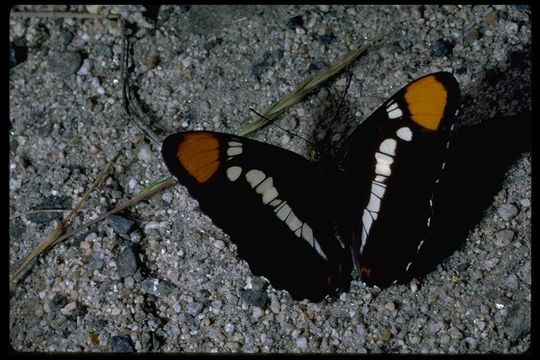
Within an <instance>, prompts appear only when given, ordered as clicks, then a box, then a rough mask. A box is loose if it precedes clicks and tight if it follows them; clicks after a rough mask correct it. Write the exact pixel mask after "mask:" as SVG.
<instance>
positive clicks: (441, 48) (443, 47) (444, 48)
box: [435, 39, 454, 57]
mask: <svg viewBox="0 0 540 360" xmlns="http://www.w3.org/2000/svg"><path fill="white" fill-rule="evenodd" d="M453 49H454V44H452V43H451V42H450V41H447V40H444V39H439V40H437V42H436V43H435V56H437V57H443V56H450V55H452V50H453Z"/></svg>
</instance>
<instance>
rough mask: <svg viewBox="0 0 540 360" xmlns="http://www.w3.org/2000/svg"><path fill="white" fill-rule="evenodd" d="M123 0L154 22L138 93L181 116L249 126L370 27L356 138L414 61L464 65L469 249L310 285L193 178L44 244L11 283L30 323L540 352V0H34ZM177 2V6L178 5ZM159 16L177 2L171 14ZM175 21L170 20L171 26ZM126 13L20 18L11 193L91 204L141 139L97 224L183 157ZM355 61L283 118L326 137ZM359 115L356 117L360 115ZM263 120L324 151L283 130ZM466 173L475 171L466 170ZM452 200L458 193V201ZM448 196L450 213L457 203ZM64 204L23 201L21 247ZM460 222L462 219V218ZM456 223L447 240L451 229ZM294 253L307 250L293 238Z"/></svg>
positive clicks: (115, 346) (64, 334)
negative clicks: (537, 128)
mask: <svg viewBox="0 0 540 360" xmlns="http://www.w3.org/2000/svg"><path fill="white" fill-rule="evenodd" d="M14 10H17V11H23V10H25V11H75V12H82V11H85V12H86V11H89V12H93V13H96V12H97V13H100V14H118V15H119V16H121V17H122V18H124V19H125V20H126V21H128V22H129V23H130V24H131V28H132V29H133V30H134V36H133V38H134V51H133V52H134V55H133V57H134V65H135V67H134V74H133V77H132V78H133V81H134V83H135V84H136V85H137V93H138V96H139V98H140V100H141V102H142V104H143V106H144V108H145V110H146V111H147V113H148V114H149V116H150V117H151V118H152V123H151V124H149V125H150V127H151V128H152V129H154V130H155V131H156V132H157V133H158V135H159V136H161V137H164V136H166V135H167V134H170V133H172V132H175V131H178V130H179V129H210V130H219V131H224V132H234V131H235V130H237V129H238V128H239V127H240V126H241V124H243V123H245V121H246V120H248V119H250V117H251V115H250V114H249V110H248V109H249V108H250V107H253V108H255V109H258V110H259V111H262V110H264V108H265V107H266V106H268V105H269V104H270V103H272V102H273V101H275V100H277V99H280V98H282V97H283V96H285V95H286V94H287V93H288V92H289V91H290V90H292V89H293V88H294V87H295V86H296V85H297V84H298V83H300V82H301V81H302V80H303V79H304V78H305V77H306V76H308V75H310V74H312V73H313V72H314V71H316V69H318V68H323V67H325V66H327V65H330V64H331V63H332V62H333V61H334V60H335V59H337V58H338V57H340V56H342V55H343V54H345V53H346V52H347V51H348V50H350V49H352V48H354V47H355V46H357V45H358V44H359V43H361V42H362V41H367V44H368V52H367V53H366V54H365V55H364V56H362V57H361V58H360V59H359V60H358V61H356V62H355V63H354V64H353V66H351V67H350V71H351V72H352V74H353V76H352V83H351V86H350V88H349V91H348V93H347V95H346V100H345V104H344V106H343V108H342V113H343V114H342V115H341V116H340V118H341V120H346V122H343V121H340V122H341V123H345V125H341V126H342V128H340V126H339V125H335V126H333V129H334V131H335V132H336V134H335V139H336V140H339V139H338V138H339V137H340V135H341V134H342V133H343V134H345V132H346V131H348V130H350V129H351V127H354V126H355V125H356V124H359V123H360V122H361V121H362V120H363V119H365V118H366V117H367V116H368V115H369V114H370V113H371V111H373V110H374V109H375V108H376V107H378V106H379V104H380V103H381V102H382V101H384V100H385V99H386V98H387V97H388V96H390V95H392V94H393V93H394V92H395V91H396V90H397V89H399V88H401V87H402V86H403V85H404V84H406V83H407V82H409V81H410V80H412V79H414V78H416V77H418V76H421V75H424V74H427V73H430V72H433V71H438V70H446V71H451V72H453V73H454V74H455V76H456V78H457V79H458V81H459V83H460V86H461V89H462V93H463V101H462V109H461V114H460V116H459V119H458V122H459V124H458V127H457V130H456V142H454V146H453V149H455V150H454V153H453V154H454V155H451V158H452V156H453V157H454V162H453V163H452V162H451V161H449V169H448V171H449V176H450V178H451V179H452V180H454V181H452V182H447V183H448V184H449V185H447V187H448V189H447V190H448V192H447V193H448V194H449V195H448V196H447V197H446V201H447V203H448V204H449V206H448V207H446V209H447V210H442V212H443V214H445V219H446V220H445V221H442V222H443V223H444V224H446V229H447V230H448V231H447V232H445V234H446V235H447V236H446V238H448V239H449V240H448V243H447V242H445V241H441V243H438V244H437V243H435V244H434V245H433V246H432V247H434V248H438V247H443V248H445V251H447V253H448V254H449V256H448V257H446V259H444V260H443V261H438V260H437V261H435V262H434V264H432V265H433V266H435V265H436V267H435V268H434V269H433V271H430V272H429V273H428V274H427V275H426V276H422V277H419V279H418V280H417V281H416V280H413V281H412V282H411V283H410V284H405V285H397V286H392V287H390V288H387V289H384V290H378V289H375V288H367V287H365V286H363V285H362V284H361V283H360V282H359V281H356V280H354V281H353V282H352V284H351V289H350V291H349V292H348V293H344V294H342V295H341V296H339V298H333V299H327V300H324V301H323V302H321V303H309V302H307V301H303V302H297V301H294V300H292V299H291V298H290V296H289V295H288V293H287V292H285V291H278V290H275V289H273V288H272V287H271V286H269V285H267V284H266V283H265V281H264V280H263V279H261V278H257V277H254V276H253V275H251V274H250V271H249V269H248V266H247V264H246V263H245V262H243V261H241V260H239V259H238V257H237V255H236V248H235V246H234V245H233V244H232V243H231V242H230V240H229V238H228V237H227V235H225V234H224V233H223V232H222V231H221V230H220V229H218V228H217V227H215V226H214V225H213V224H212V222H211V221H210V219H209V218H207V217H206V216H205V215H203V214H202V213H201V212H200V210H199V209H198V206H197V202H196V201H195V200H193V199H192V198H191V197H189V196H188V194H187V191H186V189H185V188H182V187H180V186H175V187H171V188H169V189H167V190H166V191H164V192H162V193H161V194H159V195H157V196H154V197H153V198H152V199H150V200H148V201H145V202H143V203H140V204H138V205H137V206H135V207H133V208H130V209H129V210H128V211H127V212H123V213H121V214H119V216H117V217H114V218H111V219H109V220H107V221H104V222H102V223H100V224H98V225H96V226H94V227H92V228H90V229H89V230H88V231H86V232H84V233H81V234H79V235H78V236H75V237H72V238H70V239H69V240H67V241H65V242H63V243H62V244H60V245H58V246H56V247H55V248H53V249H52V250H50V251H49V252H48V253H47V254H46V255H44V256H42V257H40V258H39V260H38V261H37V262H36V264H35V265H34V266H33V267H32V268H31V271H30V272H29V273H28V274H27V276H26V277H25V278H24V280H22V281H21V283H20V284H19V287H18V288H17V290H16V292H15V293H14V294H13V295H12V296H11V298H10V316H9V328H10V343H11V346H12V347H13V348H14V349H15V350H17V351H41V352H80V351H89V352H121V351H128V352H131V351H135V352H149V351H153V352H235V351H238V352H336V353H342V352H346V353H348V352H350V353H385V352H391V353H485V352H489V353H521V352H524V351H527V350H528V348H529V346H530V344H531V225H530V218H531V216H530V215H531V156H530V152H529V146H530V136H531V135H530V109H531V96H530V95H531V79H530V77H531V16H532V15H531V9H530V8H529V7H528V6H505V5H496V6H487V5H481V6H325V5H320V6H225V7H221V6H192V7H186V6H183V7H172V6H162V7H161V8H160V9H159V13H158V14H157V17H156V14H155V12H153V11H151V10H152V9H149V10H150V11H146V12H145V8H144V7H142V6H133V7H122V6H100V5H94V6H87V7H85V6H24V7H23V6H21V7H16V8H15V9H14ZM156 19H157V20H156ZM154 21H155V22H154ZM154 24H156V26H154ZM121 35H122V34H121V32H120V28H119V26H118V23H117V21H116V20H108V19H74V18H67V17H65V18H38V17H17V16H14V15H13V14H12V16H11V19H10V42H11V43H10V121H11V129H10V138H9V141H10V153H9V155H10V156H9V166H10V168H9V187H10V213H11V215H14V214H15V213H19V212H25V211H28V210H32V209H38V208H46V209H51V208H53V209H54V208H57V209H58V208H60V209H69V208H71V207H72V206H74V205H75V204H76V203H77V202H78V201H79V200H80V199H81V196H82V194H83V192H84V191H85V189H86V188H87V187H88V186H89V184H91V182H92V181H93V180H94V179H95V177H96V175H97V174H98V172H99V171H100V170H101V169H103V167H104V165H105V164H106V162H107V160H108V159H110V158H111V157H112V156H113V154H114V153H115V152H116V151H117V150H119V149H123V155H122V157H121V158H120V159H119V160H118V162H117V164H116V165H115V167H114V170H113V171H112V173H111V176H110V177H108V178H107V180H106V181H105V184H104V186H103V188H102V189H101V190H100V191H98V192H96V193H95V194H93V195H92V196H91V198H90V200H89V201H88V203H87V204H86V208H85V210H84V211H83V213H82V214H81V215H79V216H77V217H76V219H75V220H74V224H73V226H78V225H80V224H82V223H83V222H86V221H89V220H90V219H93V218H95V217H97V216H98V214H100V213H101V212H103V211H105V210H107V209H111V208H112V207H114V206H115V205H116V204H118V203H120V202H122V201H125V200H126V199H129V198H131V197H133V196H134V195H135V194H137V193H139V192H140V191H141V190H143V189H144V187H145V186H146V185H147V184H148V183H149V182H151V181H156V180H158V179H162V178H165V177H167V176H169V174H168V172H167V170H166V169H165V166H164V164H163V163H162V161H161V158H160V155H159V151H158V149H154V148H153V147H152V145H151V144H148V143H147V142H146V141H145V138H144V136H143V135H142V134H141V133H140V132H139V131H138V130H137V129H136V128H135V127H134V126H133V125H132V124H131V123H129V122H128V120H127V119H126V117H125V116H124V114H123V110H122V102H121V82H120V73H119V71H120V53H121V39H122V37H121ZM345 84H346V76H344V75H342V76H340V77H338V78H336V80H335V81H333V82H330V83H329V84H328V85H327V86H326V87H324V88H322V89H320V90H318V91H316V93H315V94H314V95H313V96H311V97H310V98H308V99H307V100H306V101H304V102H303V103H301V104H299V105H297V106H296V107H294V108H293V109H292V110H290V111H289V112H287V113H286V114H285V115H284V116H283V117H282V119H281V120H280V124H281V125H282V126H284V127H286V128H288V129H290V130H291V131H293V132H295V133H297V134H300V135H301V136H304V137H307V138H313V134H314V132H315V133H318V134H319V135H320V132H321V130H320V129H321V126H320V124H319V123H321V122H324V121H320V120H321V119H323V120H324V119H327V118H329V116H328V114H333V112H332V111H335V106H334V105H335V102H336V101H337V100H336V99H339V97H340V96H341V95H342V94H343V90H344V87H345ZM338 122H339V121H338ZM254 137H255V138H257V139H260V140H262V141H266V142H269V143H273V144H276V145H279V146H282V147H286V148H288V149H290V150H293V151H296V152H298V153H301V154H304V155H306V156H309V152H310V148H309V147H308V146H307V145H306V143H305V142H304V141H302V140H300V139H298V138H296V137H291V136H289V135H287V134H286V133H284V132H283V131H281V130H278V129H276V128H269V129H266V130H263V131H260V132H258V133H257V134H256V135H255V136H254ZM452 176H453V177H452ZM450 205H451V206H450ZM444 211H446V213H445V212H444ZM60 218H61V213H43V214H34V215H25V216H19V217H14V218H12V219H11V220H10V229H9V230H10V243H9V256H10V258H9V261H10V264H13V263H14V262H15V261H17V260H19V259H21V258H22V257H23V256H25V255H26V254H28V253H29V252H30V251H31V249H33V248H34V247H35V246H36V245H37V244H38V243H39V242H40V241H41V240H42V239H43V238H44V237H45V236H46V235H47V234H48V233H50V231H51V230H52V229H53V228H54V227H55V226H56V225H57V224H58V221H59V219H60ZM443 228H444V227H443ZM442 235H443V234H441V239H443V238H445V237H444V236H442ZM284 251H286V249H284Z"/></svg>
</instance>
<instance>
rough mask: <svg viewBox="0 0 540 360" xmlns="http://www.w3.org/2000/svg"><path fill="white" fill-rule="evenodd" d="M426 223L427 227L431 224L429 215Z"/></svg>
mask: <svg viewBox="0 0 540 360" xmlns="http://www.w3.org/2000/svg"><path fill="white" fill-rule="evenodd" d="M426 223H427V226H428V227H429V226H430V225H431V218H430V217H428V218H427V221H426Z"/></svg>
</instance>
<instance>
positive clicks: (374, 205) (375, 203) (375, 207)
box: [367, 194, 381, 213]
mask: <svg viewBox="0 0 540 360" xmlns="http://www.w3.org/2000/svg"><path fill="white" fill-rule="evenodd" d="M380 208H381V199H379V198H378V197H376V196H375V195H373V194H371V196H370V197H369V202H368V205H367V209H368V210H369V211H373V212H376V213H377V212H379V209H380Z"/></svg>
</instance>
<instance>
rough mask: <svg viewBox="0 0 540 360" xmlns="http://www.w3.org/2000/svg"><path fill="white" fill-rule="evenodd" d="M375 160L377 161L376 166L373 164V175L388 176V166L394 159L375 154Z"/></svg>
mask: <svg viewBox="0 0 540 360" xmlns="http://www.w3.org/2000/svg"><path fill="white" fill-rule="evenodd" d="M375 159H376V160H377V164H375V173H377V174H379V175H384V176H390V174H391V173H392V171H391V170H390V164H392V163H393V162H394V159H393V158H392V157H391V156H388V155H385V154H382V153H380V152H376V153H375Z"/></svg>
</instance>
